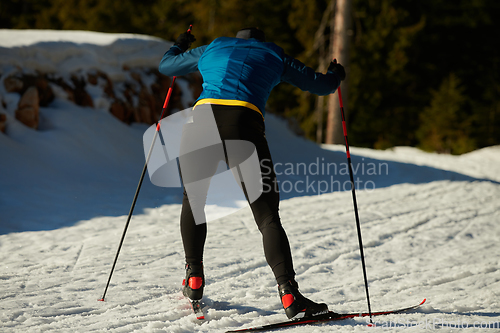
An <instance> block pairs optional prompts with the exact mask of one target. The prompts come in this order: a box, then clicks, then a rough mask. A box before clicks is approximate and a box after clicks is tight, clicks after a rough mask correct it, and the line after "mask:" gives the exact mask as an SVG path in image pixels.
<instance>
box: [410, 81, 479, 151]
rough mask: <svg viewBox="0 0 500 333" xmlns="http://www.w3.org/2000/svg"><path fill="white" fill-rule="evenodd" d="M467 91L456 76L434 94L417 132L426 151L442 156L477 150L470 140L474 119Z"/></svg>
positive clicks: (422, 114)
mask: <svg viewBox="0 0 500 333" xmlns="http://www.w3.org/2000/svg"><path fill="white" fill-rule="evenodd" d="M464 93H465V88H464V86H463V85H462V83H461V81H460V79H459V78H458V77H457V76H456V75H455V74H453V73H452V74H450V75H449V76H448V77H447V78H445V79H444V80H443V82H442V83H441V85H440V86H439V89H438V90H437V91H432V92H431V95H432V100H431V104H430V106H429V107H427V108H425V109H424V111H423V112H422V113H421V114H420V120H421V125H420V127H419V129H418V131H417V137H418V139H419V141H420V143H421V144H420V146H421V148H422V149H424V150H428V151H437V152H440V153H452V154H463V153H466V152H469V151H471V150H474V149H475V144H474V142H473V140H471V139H470V138H469V134H470V128H471V119H470V117H469V116H468V115H467V112H466V107H467V104H468V100H467V97H466V96H465V94H464Z"/></svg>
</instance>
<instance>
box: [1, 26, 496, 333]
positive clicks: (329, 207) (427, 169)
mask: <svg viewBox="0 0 500 333" xmlns="http://www.w3.org/2000/svg"><path fill="white" fill-rule="evenodd" d="M53 33H54V35H51V32H43V33H40V34H39V35H34V36H33V35H31V37H32V39H33V41H32V42H33V43H34V45H35V46H34V47H45V46H47V44H46V43H37V42H43V41H47V42H50V46H51V47H52V48H53V49H56V50H60V51H64V52H62V53H61V54H64V55H66V56H68V59H67V62H68V63H78V64H79V65H81V66H83V67H92V66H94V67H95V66H112V64H110V62H106V61H105V60H106V59H101V58H99V57H100V56H99V55H100V54H106V52H101V51H102V50H100V49H99V45H101V44H102V45H109V44H110V43H111V46H109V47H114V48H115V50H116V52H125V53H126V54H127V58H126V60H127V61H129V62H131V63H138V64H144V63H146V62H151V61H153V62H154V59H153V58H151V54H149V55H147V56H146V55H145V54H144V52H142V51H141V50H143V47H142V45H145V46H148V45H149V46H151V47H158V48H162V47H164V46H162V45H170V44H169V43H166V42H163V41H157V40H154V41H152V40H150V39H149V38H146V37H140V38H139V37H137V38H134V36H130V35H126V36H124V35H113V34H108V35H105V34H98V35H92V33H90V32H78V33H74V34H71V33H62V34H61V33H55V32H53ZM10 34H11V32H10V31H5V30H2V34H0V37H1V38H0V42H1V41H2V38H4V39H5V38H10V37H9V36H10ZM51 36H52V37H51ZM97 37H98V38H97ZM94 38H97V40H96V41H95V42H94V44H95V45H94V46H93V49H96V50H100V51H99V52H97V53H96V57H95V58H94V62H92V63H87V64H80V63H79V62H78V61H77V62H75V61H73V60H75V59H72V58H71V54H73V53H72V52H74V53H75V54H76V55H78V54H80V53H79V52H76V51H79V50H78V48H79V47H81V48H85V47H87V46H88V45H89V44H88V43H92V40H94ZM67 39H70V40H71V41H72V43H71V44H70V46H71V48H72V49H71V50H69V49H68V51H65V50H66V49H64V48H65V47H68V43H65V42H64V41H65V40H66V41H67ZM58 41H62V43H60V44H58ZM89 41H90V42H89ZM114 41H118V42H114ZM9 43H10V44H9ZM9 43H4V44H2V45H4V47H8V48H11V52H9V55H10V56H12V57H13V58H12V59H15V60H16V61H17V59H21V58H20V57H16V53H15V52H16V51H15V50H16V47H20V45H18V44H19V43H15V41H14V42H12V41H11V42H9ZM142 43H144V44H142ZM0 44H1V43H0ZM28 44H29V43H28ZM5 45H7V46H5ZM37 45H38V46H37ZM79 45H80V46H79ZM22 47H28V48H29V45H28V46H26V45H24V44H22ZM130 47H132V48H133V49H134V50H137V53H136V55H135V56H134V55H130V54H128V53H127V52H128V51H127V50H129V49H130ZM35 51H36V50H35ZM35 51H33V52H32V53H33V54H35V55H36V52H35ZM42 51H43V50H42ZM69 51H71V52H69ZM80 51H81V50H80ZM126 51H127V52H126ZM53 53H57V52H52V53H51V52H48V53H47V52H46V53H43V54H44V57H45V58H44V61H47V62H51V61H54V64H55V65H57V62H56V61H55V60H54V59H56V58H54V59H51V58H50V57H51V55H52V54H53ZM150 53H151V52H150ZM158 53H159V54H158V56H159V57H161V52H159V51H158ZM54 57H55V56H54ZM75 57H76V56H75ZM134 57H135V58H134ZM141 57H143V58H141ZM151 59H153V60H151ZM99 64H105V65H99ZM106 68H107V67H106ZM117 71H118V70H117ZM117 73H118V72H117ZM118 74H119V73H118ZM0 83H1V82H0ZM184 89H186V87H184ZM186 93H188V94H189V93H190V92H186ZM9 98H14V97H13V96H10V97H9ZM0 111H1V110H0ZM40 113H41V117H42V125H43V126H42V127H43V128H42V129H41V130H40V131H37V132H35V131H32V130H29V129H27V128H25V127H23V126H22V125H20V124H19V123H18V122H17V121H16V120H15V119H14V118H13V117H11V116H10V115H9V118H8V120H9V122H8V131H7V135H6V136H4V135H2V134H0V153H1V156H7V157H8V158H7V159H5V160H0V166H1V170H2V173H0V185H1V188H2V192H1V193H0V204H1V205H2V207H1V209H0V222H1V223H0V232H1V233H3V234H2V235H0V331H1V332H46V331H50V332H100V331H111V332H169V333H170V332H173V333H187V332H225V331H226V330H229V329H236V328H243V327H252V326H256V325H263V324H269V323H273V322H278V321H282V320H284V319H285V318H286V317H285V315H284V311H283V310H282V306H281V303H280V301H279V297H278V293H277V288H276V285H275V281H274V278H273V275H272V273H271V270H270V268H269V267H268V266H267V263H266V261H265V258H264V253H263V249H262V240H261V235H260V233H259V231H258V230H257V227H256V226H255V222H254V221H253V217H252V214H251V212H250V209H248V208H244V209H242V210H240V211H238V212H236V213H234V214H232V215H230V216H226V217H223V218H220V219H218V220H215V221H212V222H209V224H208V239H207V242H206V247H205V259H204V263H205V272H206V289H205V290H206V291H205V297H204V306H205V311H206V318H207V320H205V321H198V320H196V319H195V317H194V315H193V314H192V310H191V309H190V306H189V302H188V301H187V300H186V299H184V298H183V297H182V294H181V281H182V279H183V277H184V255H183V247H182V242H181V239H180V232H179V225H178V224H179V222H178V220H179V214H180V209H181V207H180V205H179V204H177V203H176V202H178V201H179V200H178V199H179V198H178V197H176V195H178V194H177V193H178V190H176V191H169V190H167V191H165V190H164V189H157V188H154V187H153V186H152V185H151V184H150V183H149V180H146V182H145V184H144V188H143V190H142V192H141V195H140V196H139V201H138V208H136V211H135V214H134V216H133V218H132V220H131V223H130V227H129V229H128V232H127V236H126V238H125V242H124V244H123V248H122V250H121V253H120V257H119V259H118V263H117V266H116V269H115V272H114V274H113V278H112V280H111V284H110V287H109V289H108V292H107V295H106V301H105V302H99V301H98V299H100V298H101V297H102V292H103V291H104V287H105V284H106V281H107V278H108V275H109V272H110V269H111V265H112V261H113V258H114V255H115V253H116V249H117V246H118V242H119V240H120V237H121V235H122V231H123V227H124V226H125V222H126V216H125V215H124V214H127V213H128V208H129V205H130V202H131V200H132V196H133V192H134V190H135V186H136V185H137V183H136V181H137V179H138V176H139V175H140V169H141V168H142V166H143V163H144V156H143V155H142V154H143V152H142V150H143V148H142V141H141V140H142V139H141V137H142V133H143V132H144V130H145V127H144V126H142V127H141V126H126V125H124V124H121V123H119V122H118V121H117V120H116V119H114V118H113V117H111V116H110V115H109V114H106V113H103V112H100V111H96V110H91V109H88V108H81V107H77V106H74V105H73V104H71V103H68V102H66V101H62V100H60V99H56V100H55V101H54V103H53V104H51V105H50V106H49V107H47V108H41V110H40ZM69 125H75V128H76V129H77V130H73V127H72V126H69ZM266 125H267V127H268V129H267V132H268V139H269V142H270V145H271V150H272V151H273V156H274V157H275V162H276V161H279V162H281V163H283V164H282V165H284V163H286V162H290V163H296V162H303V161H309V162H314V161H316V159H317V158H322V157H324V158H325V159H326V160H327V161H335V162H336V163H343V162H345V154H344V151H343V148H342V147H338V146H323V148H321V147H318V146H316V145H314V144H312V143H310V142H308V141H306V140H303V139H301V138H297V137H295V136H294V135H293V134H292V133H291V132H290V131H288V129H287V128H286V125H285V123H284V122H281V121H279V120H278V119H277V118H276V117H273V116H272V115H269V116H268V117H267V120H266ZM69 128H71V130H69ZM75 147H77V148H75ZM290 147H293V148H292V149H290ZM332 150H333V151H332ZM352 151H353V163H359V161H360V158H363V161H364V162H365V163H368V161H370V162H374V161H377V160H378V161H388V163H389V164H388V165H389V171H390V172H389V174H388V175H383V174H382V175H378V176H375V177H373V178H372V179H373V181H374V182H375V183H376V184H377V188H376V189H375V190H373V191H362V190H358V191H357V198H358V206H359V216H360V220H361V228H362V234H363V241H364V247H365V256H366V264H367V275H368V281H369V287H370V297H371V305H372V310H373V311H383V310H391V309H396V308H401V307H406V306H410V305H414V304H417V303H418V302H420V301H421V300H422V299H423V298H427V302H426V303H425V305H424V306H422V307H421V308H419V309H417V310H415V311H411V312H409V313H405V314H396V315H390V316H385V317H375V318H374V320H375V324H376V327H378V328H381V329H379V330H378V331H382V330H384V328H387V327H384V325H385V326H387V325H392V326H394V325H397V326H398V327H397V328H394V327H392V329H391V331H406V329H408V328H409V327H411V328H415V326H418V325H423V326H419V327H423V328H427V329H429V330H434V329H437V330H439V331H443V332H459V331H466V332H469V331H471V329H472V327H473V326H474V325H483V328H485V326H486V325H490V327H493V326H494V327H496V328H497V330H498V328H500V326H499V325H500V310H499V304H498V298H499V297H500V282H499V281H500V272H499V267H500V265H499V263H500V247H499V246H498V240H499V239H500V223H499V222H500V199H499V198H500V184H499V183H498V182H499V181H500V172H499V169H498V163H499V161H500V160H499V156H500V154H499V152H500V147H489V148H485V149H481V150H478V151H475V152H472V153H470V154H465V155H462V156H459V157H456V156H446V155H438V154H429V153H423V152H420V151H418V150H417V149H415V148H410V147H397V148H395V149H393V150H388V151H375V150H370V149H364V148H355V147H354V148H353V149H352ZM365 158H366V159H365ZM281 170H283V168H282V169H281ZM294 177H295V178H294ZM301 177H305V175H298V176H293V175H292V176H291V177H288V178H287V177H286V176H282V178H280V179H282V180H284V179H288V180H295V181H296V180H302V179H304V178H301ZM311 179H312V178H311ZM315 179H316V180H318V178H315ZM367 179H371V178H369V177H365V178H363V180H367ZM283 197H284V198H285V200H283V201H282V203H281V217H282V223H283V225H284V228H285V230H286V231H287V233H288V236H289V239H290V243H291V247H292V254H293V257H294V264H295V270H296V272H297V281H298V282H299V284H300V287H301V290H302V292H303V293H304V295H305V296H307V297H310V298H311V299H313V300H315V301H318V302H321V301H322V302H326V303H328V304H329V307H330V309H331V310H333V311H337V312H364V311H367V304H366V295H365V289H364V283H363V275H362V269H361V263H360V254H359V247H358V241H357V232H356V225H355V218H354V212H353V204H352V197H351V193H350V192H349V191H347V192H333V193H327V194H323V195H320V196H318V195H311V196H303V195H302V194H300V193H288V194H286V193H284V195H283ZM166 203H168V204H166ZM212 209H217V207H215V208H214V207H212ZM220 209H223V208H220ZM44 229H46V230H44ZM32 230H37V231H32ZM14 231H16V232H14ZM476 322H477V323H476ZM366 323H367V321H366V319H351V320H346V321H342V322H335V323H326V324H322V325H314V326H300V327H295V328H289V329H285V330H278V331H279V332H305V333H312V332H358V331H370V330H376V331H377V329H376V328H368V327H367V326H366ZM465 324H467V326H468V327H469V329H466V328H462V327H464V325H465ZM453 325H455V326H453ZM495 325H496V326H495ZM476 328H477V326H476ZM497 330H494V329H491V330H487V331H492V332H493V331H497ZM483 331H484V330H483Z"/></svg>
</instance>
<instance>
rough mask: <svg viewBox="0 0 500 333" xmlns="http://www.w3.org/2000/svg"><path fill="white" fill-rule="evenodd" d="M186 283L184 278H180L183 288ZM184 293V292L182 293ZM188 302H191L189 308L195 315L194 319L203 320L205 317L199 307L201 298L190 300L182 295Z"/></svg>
mask: <svg viewBox="0 0 500 333" xmlns="http://www.w3.org/2000/svg"><path fill="white" fill-rule="evenodd" d="M185 284H186V280H185V279H183V280H182V287H183V288H184V285H185ZM183 294H184V293H183ZM184 297H186V298H187V299H188V300H189V302H190V303H191V309H193V312H194V315H195V316H196V319H199V320H203V319H205V314H203V310H202V309H201V300H192V299H190V298H189V297H187V296H186V295H184Z"/></svg>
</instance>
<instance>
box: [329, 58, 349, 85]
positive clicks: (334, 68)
mask: <svg viewBox="0 0 500 333" xmlns="http://www.w3.org/2000/svg"><path fill="white" fill-rule="evenodd" d="M328 70H329V71H330V72H334V73H336V74H337V75H338V76H339V77H340V81H344V79H345V70H344V66H342V65H341V64H339V63H337V62H333V61H332V62H331V63H330V66H328Z"/></svg>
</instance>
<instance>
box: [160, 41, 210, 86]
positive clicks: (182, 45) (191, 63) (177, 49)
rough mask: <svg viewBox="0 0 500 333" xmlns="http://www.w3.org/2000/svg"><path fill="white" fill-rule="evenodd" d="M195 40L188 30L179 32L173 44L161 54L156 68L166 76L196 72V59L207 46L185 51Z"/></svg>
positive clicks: (198, 58)
mask: <svg viewBox="0 0 500 333" xmlns="http://www.w3.org/2000/svg"><path fill="white" fill-rule="evenodd" d="M195 40H196V38H194V36H193V35H192V34H191V33H190V32H185V33H183V34H181V35H180V36H179V37H178V38H177V40H176V42H175V44H174V45H173V46H172V47H171V48H170V49H169V50H168V51H167V52H165V54H164V55H163V58H162V59H161V61H160V66H159V68H158V69H159V71H160V73H162V74H165V75H167V76H180V75H185V74H188V73H192V72H196V71H197V70H198V60H200V57H201V55H202V54H203V52H204V51H205V49H206V48H207V46H206V45H204V46H200V47H197V48H195V49H192V50H190V51H188V52H186V51H187V49H189V47H190V46H191V43H192V42H194V41H195Z"/></svg>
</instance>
